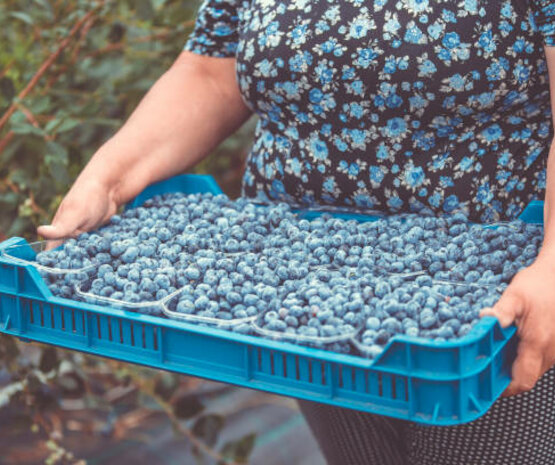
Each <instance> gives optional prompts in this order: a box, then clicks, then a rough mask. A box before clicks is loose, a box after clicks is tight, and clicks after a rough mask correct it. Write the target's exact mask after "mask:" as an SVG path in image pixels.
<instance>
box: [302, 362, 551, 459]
mask: <svg viewBox="0 0 555 465" xmlns="http://www.w3.org/2000/svg"><path fill="white" fill-rule="evenodd" d="M299 405H300V407H301V411H302V412H303V414H304V416H305V418H306V420H307V422H308V424H309V425H310V428H311V429H312V432H313V433H314V436H315V437H316V439H317V441H318V443H319V444H320V447H321V449H322V452H323V454H324V456H325V457H326V460H327V461H328V465H513V464H514V465H555V368H552V369H551V370H550V371H549V372H547V373H546V374H545V375H544V376H543V377H542V378H541V379H540V381H539V382H538V384H537V385H536V387H535V388H534V389H532V390H531V391H530V392H527V393H524V394H521V395H518V396H514V397H509V398H501V399H499V400H498V401H497V402H495V404H494V405H493V406H492V407H491V409H490V410H489V412H488V413H486V414H485V415H484V416H483V417H481V418H479V419H478V420H475V421H473V422H471V423H468V424H465V425H460V426H448V427H445V426H443V427H441V426H432V427H430V426H422V425H418V424H416V423H412V422H406V421H401V420H394V419H391V418H387V417H382V416H378V415H372V414H368V413H362V412H358V411H355V410H348V409H342V408H339V407H331V406H326V405H324V404H318V403H314V402H308V401H299Z"/></svg>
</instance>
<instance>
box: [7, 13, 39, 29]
mask: <svg viewBox="0 0 555 465" xmlns="http://www.w3.org/2000/svg"><path fill="white" fill-rule="evenodd" d="M9 16H11V17H12V18H16V19H19V20H20V21H23V22H24V23H26V24H29V25H31V26H32V25H33V23H34V21H33V18H31V17H30V16H29V15H28V14H27V13H23V11H12V12H10V14H9Z"/></svg>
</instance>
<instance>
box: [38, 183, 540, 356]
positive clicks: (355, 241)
mask: <svg viewBox="0 0 555 465" xmlns="http://www.w3.org/2000/svg"><path fill="white" fill-rule="evenodd" d="M542 237H543V228H542V227H541V226H538V225H529V224H525V223H523V222H521V221H513V222H509V223H500V224H496V225H489V226H483V225H472V224H470V223H468V221H467V218H466V217H465V216H464V215H463V214H460V213H458V214H454V215H449V216H442V217H435V216H425V215H417V214H403V215H395V216H389V217H383V218H380V219H378V220H376V221H368V222H357V221H355V220H344V219H339V218H337V217H334V216H332V215H330V214H326V213H324V214H322V215H320V216H318V217H316V218H315V219H312V220H308V219H306V218H305V215H303V214H302V213H294V212H293V211H292V210H291V208H290V207H289V206H288V205H287V204H284V203H278V204H272V205H266V206H259V205H256V204H254V203H252V202H251V201H249V200H248V199H244V198H240V199H237V200H230V199H229V198H228V197H226V196H225V195H212V194H194V195H183V194H166V195H162V196H157V197H154V198H152V199H151V200H149V201H147V202H146V203H145V204H144V205H142V206H141V207H138V208H134V209H129V210H126V211H125V212H123V213H122V214H121V215H116V216H114V217H113V218H112V219H111V221H110V223H108V224H107V225H106V226H104V227H102V228H100V229H99V230H97V231H95V232H93V233H86V234H82V235H81V236H79V238H77V239H70V240H68V241H67V242H66V243H65V244H64V246H63V247H62V248H59V249H56V250H51V251H47V252H42V253H40V254H38V255H37V262H38V264H39V265H40V266H41V267H42V268H41V273H43V276H44V277H45V279H46V281H47V283H48V285H49V287H50V289H51V290H52V292H53V293H54V294H55V295H59V296H63V297H66V298H70V299H76V300H85V301H89V302H96V303H105V304H110V305H114V306H120V307H124V308H128V309H132V310H136V311H140V312H143V313H150V314H155V315H162V316H168V317H172V318H180V319H185V320H189V321H196V322H197V323H198V324H210V325H213V324H217V325H218V326H224V327H228V328H229V329H231V330H233V331H237V332H240V333H244V334H247V333H253V332H254V333H256V334H259V335H262V336H265V337H271V338H274V339H284V340H290V341H294V342H297V343H300V344H307V345H311V346H316V347H323V348H326V349H329V350H334V351H338V352H344V353H347V352H354V353H362V354H364V355H366V356H368V357H371V358H374V357H376V356H377V355H378V354H379V353H381V351H382V350H383V348H384V346H385V345H386V344H387V343H388V342H389V340H390V339H391V338H392V337H393V336H395V335H397V334H405V335H408V336H414V337H424V338H432V339H435V340H438V341H443V340H452V339H455V338H458V337H462V336H464V335H465V334H467V333H468V332H469V331H470V329H471V328H472V325H473V324H475V322H476V321H477V319H478V314H479V311H480V310H481V309H482V308H483V307H486V306H491V305H493V304H494V303H495V301H496V300H497V299H498V298H499V296H500V295H501V293H502V292H503V290H504V288H505V287H506V286H507V284H508V283H509V282H510V280H511V279H512V277H513V276H514V275H515V273H516V272H517V271H518V270H520V269H522V268H524V267H526V266H528V265H529V264H531V263H532V261H533V260H534V258H535V257H536V256H537V253H538V251H539V248H540V246H541V242H542ZM49 268H62V269H64V270H65V271H64V272H59V271H55V270H49ZM68 270H69V271H68Z"/></svg>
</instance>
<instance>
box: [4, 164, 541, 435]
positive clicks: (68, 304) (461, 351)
mask: <svg viewBox="0 0 555 465" xmlns="http://www.w3.org/2000/svg"><path fill="white" fill-rule="evenodd" d="M167 192H185V193H194V192H213V193H219V192H221V190H220V188H219V187H218V185H217V184H216V182H215V181H214V179H213V178H212V177H210V176H195V175H182V176H178V177H175V178H172V179H170V180H168V181H165V182H161V183H158V184H156V185H152V186H150V187H149V188H147V189H146V190H145V191H144V192H143V193H142V194H140V195H139V196H138V197H137V198H136V199H135V200H134V201H133V202H132V203H131V206H137V205H140V204H141V203H142V202H144V201H145V200H147V199H148V198H150V197H152V196H154V195H156V194H161V193H167ZM542 215H543V204H542V203H541V202H533V203H532V204H530V206H529V207H528V208H527V209H526V211H525V212H524V213H523V215H522V219H523V220H525V221H527V222H536V223H541V222H542ZM356 217H357V219H362V217H360V215H358V216H356ZM366 219H370V218H366ZM15 244H25V241H24V240H23V239H20V238H12V239H9V240H7V241H5V242H3V243H1V244H0V250H1V249H4V248H6V247H9V246H12V245H15ZM0 332H3V333H6V334H10V335H13V336H17V337H19V338H22V339H23V340H32V341H38V342H43V343H47V344H52V345H56V346H60V347H65V348H69V349H75V350H79V351H82V352H87V353H91V354H94V355H100V356H103V357H110V358H114V359H118V360H123V361H126V362H131V363H137V364H142V365H146V366H151V367H155V368H160V369H163V370H168V371H174V372H177V373H182V374H186V375H193V376H198V377H202V378H208V379H212V380H215V381H220V382H225V383H230V384H235V385H238V386H243V387H247V388H251V389H259V390H263V391H268V392H272V393H275V394H280V395H284V396H291V397H297V398H302V399H308V400H312V401H317V402H323V403H326V404H332V405H337V406H341V407H347V408H352V409H357V410H361V411H366V412H372V413H377V414H381V415H387V416H391V417H395V418H402V419H406V420H412V421H415V422H419V423H423V424H429V425H454V424H460V423H464V422H468V421H471V420H474V419H476V418H478V417H479V416H481V415H483V414H484V413H485V412H486V411H487V410H488V409H489V407H490V406H491V405H492V403H493V402H494V401H495V400H496V399H497V398H498V397H499V395H500V394H501V393H502V392H503V390H504V389H505V388H506V387H507V385H508V383H509V381H510V367H511V364H512V362H513V360H514V357H515V353H516V343H517V339H516V328H515V327H510V328H507V329H502V328H501V327H500V326H499V324H498V322H497V320H496V319H494V318H484V319H482V320H480V321H479V322H478V323H477V324H476V325H475V326H474V328H473V329H472V331H471V332H470V333H469V334H468V335H466V336H465V337H464V338H462V339H460V340H457V341H456V342H434V341H430V340H423V339H415V338H411V337H408V336H396V337H394V338H393V339H392V340H391V341H390V342H389V344H388V345H387V347H386V348H385V350H384V352H383V353H382V354H381V356H379V357H378V358H377V359H376V360H374V361H370V360H367V359H365V358H362V357H358V356H354V355H343V354H337V353H332V352H328V351H324V350H319V349H313V348H308V347H302V346H297V345H295V344H291V343H288V342H276V341H271V340H266V339H263V338H261V337H255V336H244V335H240V334H236V333H233V332H229V331H225V330H222V329H215V328H208V327H200V326H195V325H194V324H190V323H186V322H181V321H174V320H168V319H163V318H158V317H153V316H148V315H142V314H139V313H134V312H130V311H125V310H118V309H112V308H107V307H102V306H98V305H91V304H86V303H81V302H74V301H71V300H68V299H63V298H59V297H55V296H53V295H52V293H51V292H50V290H49V289H48V287H47V286H46V284H45V283H44V281H43V280H42V278H41V276H40V275H39V273H38V271H37V270H36V269H35V268H34V267H33V266H31V265H25V264H20V263H16V262H13V261H10V259H9V258H6V257H4V256H0Z"/></svg>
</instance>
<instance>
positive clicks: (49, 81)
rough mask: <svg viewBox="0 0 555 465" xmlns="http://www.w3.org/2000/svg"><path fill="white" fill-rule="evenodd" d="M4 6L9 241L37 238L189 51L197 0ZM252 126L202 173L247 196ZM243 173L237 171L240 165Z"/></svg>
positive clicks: (1, 102)
mask: <svg viewBox="0 0 555 465" xmlns="http://www.w3.org/2000/svg"><path fill="white" fill-rule="evenodd" d="M30 3H31V4H32V7H31V8H25V9H24V10H21V6H22V2H20V1H18V0H7V1H4V2H2V3H1V4H0V42H1V43H2V48H1V49H0V69H1V70H2V71H1V72H0V115H2V116H1V117H0V211H2V215H1V217H0V238H2V236H3V237H6V236H8V237H9V236H14V235H23V236H27V237H30V236H32V235H33V233H34V230H35V227H36V226H37V225H38V224H41V223H46V222H48V220H49V219H50V217H51V215H52V213H53V212H54V211H55V209H56V207H57V206H58V204H59V202H60V200H61V199H62V197H63V195H64V193H65V192H66V191H67V190H68V188H69V186H70V184H71V182H72V181H73V180H74V179H75V177H76V176H77V174H78V173H79V172H80V170H81V169H82V167H83V166H84V164H85V163H86V162H87V160H88V159H89V158H90V157H91V155H92V154H93V153H94V152H95V150H96V149H97V148H98V147H99V146H100V145H101V143H102V142H103V141H105V140H106V139H107V138H109V137H110V136H111V135H112V134H113V133H114V131H115V130H116V129H117V128H118V127H119V126H120V125H121V124H122V122H123V121H124V120H125V118H126V117H127V116H128V115H129V114H130V112H131V111H132V110H133V109H134V108H135V106H136V105H137V103H138V101H139V100H140V99H141V97H142V96H143V95H144V93H145V92H146V91H147V90H148V89H149V88H150V86H151V85H152V84H153V82H154V81H155V80H156V79H157V78H158V77H159V76H160V75H161V74H162V72H163V71H164V70H165V69H167V68H168V67H169V66H170V64H171V63H172V61H173V60H174V59H175V57H176V56H177V55H178V53H179V51H180V50H181V48H182V46H183V44H184V42H185V40H186V38H187V34H188V33H189V32H190V31H191V29H192V27H193V25H194V15H195V13H196V10H197V8H198V3H197V2H196V1H193V0H124V1H108V0H106V1H101V0H97V1H95V2H91V1H90V0H77V1H68V0H66V1H55V0H33V1H32V2H30ZM251 131H252V124H249V125H246V126H245V128H244V129H243V130H242V131H240V132H239V133H238V134H237V135H235V136H234V137H232V138H230V139H229V140H228V141H226V143H225V144H223V145H222V147H221V148H220V150H219V151H218V153H217V154H214V155H213V156H211V157H210V158H209V159H207V160H206V161H204V162H203V163H201V164H200V165H199V166H198V167H197V168H196V170H197V171H203V172H212V173H214V174H216V175H217V176H218V177H219V178H220V181H222V184H223V185H224V188H226V189H228V191H229V192H231V193H232V194H235V193H237V186H238V180H239V177H240V173H241V167H242V159H243V156H244V151H245V147H246V144H247V143H248V139H249V136H250V133H251ZM230 168H233V169H230Z"/></svg>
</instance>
